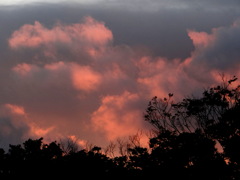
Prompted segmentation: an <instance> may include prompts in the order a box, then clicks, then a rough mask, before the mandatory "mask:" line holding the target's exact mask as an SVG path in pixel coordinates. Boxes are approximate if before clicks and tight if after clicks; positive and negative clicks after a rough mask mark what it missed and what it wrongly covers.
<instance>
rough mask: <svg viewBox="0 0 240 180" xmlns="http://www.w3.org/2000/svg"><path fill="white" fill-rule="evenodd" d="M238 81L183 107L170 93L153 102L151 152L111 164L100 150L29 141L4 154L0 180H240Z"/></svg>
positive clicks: (134, 149) (132, 149)
mask: <svg viewBox="0 0 240 180" xmlns="http://www.w3.org/2000/svg"><path fill="white" fill-rule="evenodd" d="M234 81H236V77H234V78H233V79H231V80H229V81H227V82H225V83H224V84H222V85H221V86H216V87H213V88H210V89H207V90H205V91H204V92H203V94H202V96H201V97H199V98H196V97H191V98H185V99H183V100H182V101H180V102H178V103H174V102H173V100H172V97H173V94H171V93H170V94H169V95H168V98H163V99H159V98H157V97H154V98H153V99H152V100H151V101H150V102H149V104H148V107H147V109H146V112H145V115H144V118H145V120H146V121H147V122H149V123H150V124H151V125H152V127H153V128H154V129H153V132H154V133H155V136H154V137H152V138H150V139H149V147H147V148H146V147H141V146H140V144H138V143H136V144H134V146H129V148H128V150H127V153H126V154H123V153H122V154H121V155H120V156H117V157H111V158H110V157H108V156H107V155H106V154H104V153H103V152H102V148H101V147H97V146H94V147H93V148H91V149H90V150H88V151H87V150H85V149H82V150H78V149H77V148H76V146H75V145H74V144H73V145H72V147H71V144H68V146H67V147H66V148H63V147H61V145H60V144H58V143H57V142H56V141H54V142H51V143H49V144H44V143H43V138H40V139H36V140H33V139H28V140H27V141H25V142H24V143H23V144H19V145H9V150H8V152H5V151H4V150H3V149H0V177H2V178H12V177H15V178H25V179H27V178H36V177H37V178H50V177H54V178H55V179H56V178H62V177H68V178H73V177H74V178H78V177H79V178H80V177H88V178H96V177H97V178H105V177H106V178H107V177H111V178H116V177H118V178H125V177H132V178H140V177H141V178H151V177H154V178H155V177H159V178H161V179H190V180H198V179H199V180H200V179H212V180H215V179H216V180H228V179H229V180H230V179H239V178H240V166H239V164H240V146H239V144H240V98H239V97H240V86H238V87H235V88H231V85H232V84H233V82H234ZM121 148H123V147H121ZM112 154H113V153H112ZM33 174H34V176H33Z"/></svg>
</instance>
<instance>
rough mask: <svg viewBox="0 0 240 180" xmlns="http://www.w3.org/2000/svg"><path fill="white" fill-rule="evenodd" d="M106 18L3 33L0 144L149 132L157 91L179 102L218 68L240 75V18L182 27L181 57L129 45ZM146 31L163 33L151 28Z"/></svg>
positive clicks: (98, 139)
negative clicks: (148, 116)
mask: <svg viewBox="0 0 240 180" xmlns="http://www.w3.org/2000/svg"><path fill="white" fill-rule="evenodd" d="M184 2H186V1H184ZM188 5H189V4H188ZM190 5H191V4H190ZM100 17H103V19H107V18H106V17H105V16H104V15H102V16H100ZM104 17H105V18H104ZM122 17H125V16H124V15H122ZM149 17H150V16H149ZM151 17H152V16H151ZM120 19H121V18H120ZM125 20H126V19H125ZM119 21H121V20H119ZM107 22H108V23H106V22H105V21H103V20H101V19H100V18H99V17H98V18H95V17H93V16H85V17H84V18H82V19H78V21H75V22H70V21H66V22H64V21H61V22H60V21H55V22H51V23H50V22H48V23H46V22H41V21H31V23H23V24H19V25H14V26H13V27H14V29H12V30H11V32H10V33H5V34H8V36H7V37H5V38H4V37H0V39H1V40H3V39H5V41H1V44H0V45H1V47H3V48H2V49H3V50H1V52H2V53H3V54H4V55H3V57H2V59H1V60H0V65H1V66H0V69H1V77H0V84H1V87H2V90H1V93H0V124H1V126H0V130H1V134H0V143H1V145H3V146H5V147H7V145H8V144H7V143H17V142H21V141H23V140H25V139H26V138H29V137H33V138H35V137H40V136H43V137H45V138H46V139H47V140H56V139H59V138H66V137H70V138H72V139H74V140H77V141H78V142H79V144H81V145H84V144H85V143H86V142H87V141H89V142H91V143H93V144H96V145H100V146H102V145H103V146H104V145H106V144H108V142H109V141H114V140H116V139H118V138H124V137H128V136H129V135H132V134H135V133H136V132H137V131H139V130H149V128H150V127H149V125H148V124H147V123H146V122H144V119H143V112H144V110H145V108H146V106H147V103H148V101H149V100H150V99H151V98H152V97H153V96H158V97H165V96H167V94H168V93H174V98H175V99H174V100H175V101H177V100H180V99H181V98H183V97H185V96H187V95H190V94H196V95H198V94H199V93H200V92H202V90H203V88H205V87H209V86H211V85H213V84H216V83H220V81H221V78H220V76H219V73H222V72H224V73H225V74H226V76H227V77H232V76H233V75H236V76H238V77H239V75H240V74H239V58H240V53H239V52H240V51H239V42H240V41H239V33H240V23H239V22H240V21H239V20H234V21H233V22H231V23H229V24H224V25H222V26H215V27H212V28H209V27H208V28H207V29H208V30H206V31H205V30H202V28H200V30H197V29H196V26H194V25H193V27H188V28H187V27H185V26H184V28H185V29H184V31H183V32H182V33H183V34H184V36H181V37H183V38H184V39H187V41H189V42H190V44H191V46H192V48H189V49H188V51H189V53H186V54H185V55H184V56H182V55H181V56H179V57H178V56H177V54H178V53H175V55H174V56H171V55H169V56H166V55H167V54H168V53H166V54H164V55H160V54H157V53H153V52H152V51H151V47H146V46H145V47H143V46H138V45H136V44H134V43H131V42H133V41H134V42H137V40H134V39H133V40H132V41H131V40H129V44H127V43H123V41H122V42H121V43H120V41H118V40H116V38H119V37H120V34H119V33H118V32H119V31H120V30H117V33H116V31H115V29H116V28H117V27H118V28H119V27H120V26H119V25H118V26H117V25H116V24H115V25H114V23H110V22H113V21H112V20H111V18H110V19H108V20H107ZM178 24H179V23H178ZM139 26H140V27H142V30H141V29H139V31H140V32H141V31H143V30H145V29H144V27H143V26H142V25H139ZM170 26H171V25H170ZM111 27H113V28H111ZM137 27H138V26H137V25H136V27H135V28H136V29H135V32H136V33H137V32H138V31H137V29H138V28H137ZM180 27H181V28H183V26H179V28H180ZM168 28H169V26H168V27H166V29H168ZM203 29H204V28H203ZM172 31H174V32H175V30H174V28H172ZM124 32H125V33H126V32H130V31H129V29H126V30H124ZM162 32H164V33H165V34H163V35H161V37H163V36H166V37H165V38H163V40H166V41H163V42H161V43H162V44H165V43H166V44H167V43H170V42H171V43H170V44H172V42H176V43H175V44H174V45H173V47H175V46H176V47H181V46H183V47H187V46H185V45H184V44H182V42H184V41H185V40H184V41H176V39H174V38H173V37H175V36H173V37H172V36H170V35H171V33H170V34H169V32H166V31H162ZM126 34H127V33H126ZM173 34H174V33H173ZM145 35H146V36H147V37H151V36H154V37H158V34H156V33H153V34H151V31H150V30H147V31H146V34H145ZM127 36H128V37H131V35H129V34H128V35H127ZM177 40H178V39H177ZM164 42H165V43H164ZM169 47H171V46H170V45H169V46H168V48H169ZM149 49H150V50H149ZM4 51H5V52H4ZM168 51H169V52H170V51H171V49H169V50H168ZM187 54H188V56H187Z"/></svg>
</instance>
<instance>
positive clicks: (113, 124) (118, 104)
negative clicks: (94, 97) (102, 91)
mask: <svg viewBox="0 0 240 180" xmlns="http://www.w3.org/2000/svg"><path fill="white" fill-rule="evenodd" d="M138 101H139V96H138V95H137V94H132V93H130V92H127V91H126V92H124V93H123V94H121V95H112V96H105V97H103V98H102V101H101V105H100V107H99V108H98V109H97V110H96V111H95V112H94V113H93V114H92V117H91V121H92V125H93V128H94V129H95V130H96V131H100V132H104V134H106V136H107V138H108V140H116V139H117V138H120V137H126V136H129V135H132V134H135V133H137V131H138V130H139V129H141V128H142V127H141V123H139V120H140V119H142V112H141V111H139V110H138V109H135V107H134V105H136V103H138Z"/></svg>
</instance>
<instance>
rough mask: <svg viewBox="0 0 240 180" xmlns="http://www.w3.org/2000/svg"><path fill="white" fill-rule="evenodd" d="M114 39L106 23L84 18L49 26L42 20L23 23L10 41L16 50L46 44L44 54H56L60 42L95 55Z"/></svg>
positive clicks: (50, 55)
mask: <svg viewBox="0 0 240 180" xmlns="http://www.w3.org/2000/svg"><path fill="white" fill-rule="evenodd" d="M112 39H113V34H112V32H111V31H110V30H109V29H108V28H107V27H106V26H105V24H104V23H103V22H99V21H96V20H95V19H93V18H92V17H85V18H84V20H83V21H82V23H76V24H70V25H65V24H61V23H58V24H56V25H55V26H53V28H51V29H48V28H46V27H44V25H42V24H41V23H40V22H38V21H36V22H35V23H34V24H33V25H31V24H26V25H23V26H22V27H21V28H20V29H19V30H16V31H15V32H14V33H13V34H12V36H11V38H10V39H9V40H8V42H9V46H10V47H11V48H13V49H19V48H22V47H24V48H39V47H46V48H45V50H44V54H45V55H46V56H49V57H55V55H56V47H57V46H56V45H57V44H61V46H64V47H65V48H67V47H69V48H70V49H73V50H74V51H75V52H76V51H77V50H79V49H84V50H85V51H86V52H87V53H88V54H89V55H90V56H93V57H94V56H96V55H97V54H98V52H99V51H100V52H101V51H102V50H103V49H104V47H105V46H106V45H108V44H109V43H110V42H111V41H112Z"/></svg>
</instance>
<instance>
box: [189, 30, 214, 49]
mask: <svg viewBox="0 0 240 180" xmlns="http://www.w3.org/2000/svg"><path fill="white" fill-rule="evenodd" d="M188 36H189V37H190V39H191V40H192V42H193V45H194V46H196V47H201V46H203V47H207V46H209V44H211V43H212V42H213V41H214V36H212V35H211V34H208V33H206V32H196V31H193V30H188Z"/></svg>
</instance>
